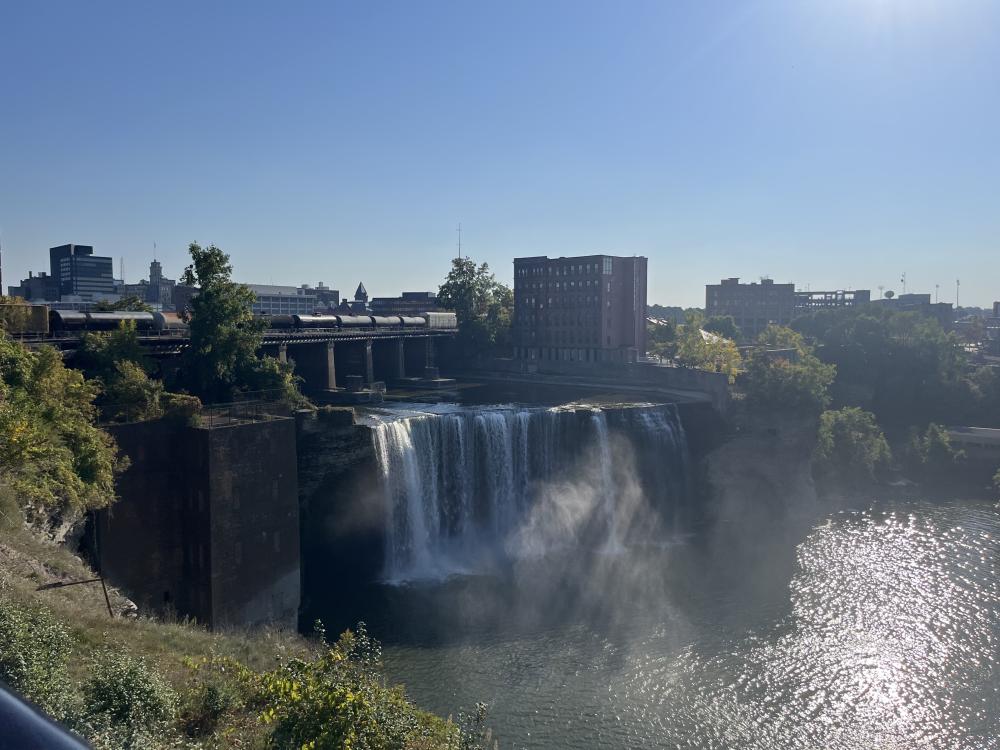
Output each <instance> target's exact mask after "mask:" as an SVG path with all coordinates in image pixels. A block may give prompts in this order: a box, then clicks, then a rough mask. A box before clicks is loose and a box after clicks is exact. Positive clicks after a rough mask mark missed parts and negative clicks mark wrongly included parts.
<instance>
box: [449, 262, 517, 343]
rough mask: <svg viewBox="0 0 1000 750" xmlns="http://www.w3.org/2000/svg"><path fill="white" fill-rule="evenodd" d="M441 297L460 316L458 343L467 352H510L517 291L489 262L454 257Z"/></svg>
mask: <svg viewBox="0 0 1000 750" xmlns="http://www.w3.org/2000/svg"><path fill="white" fill-rule="evenodd" d="M437 299H438V303H439V304H440V305H441V306H442V307H444V308H445V309H447V310H453V311H454V312H455V315H456V317H457V318H458V326H459V331H458V337H457V341H456V343H457V345H458V347H459V349H460V350H461V351H462V353H463V354H464V355H465V356H477V355H481V354H491V353H507V352H509V350H510V347H511V330H510V326H511V320H512V318H513V315H514V292H513V290H512V289H511V288H510V287H509V286H507V285H506V284H503V283H501V282H499V281H497V280H496V277H495V276H494V275H493V273H492V272H491V271H490V267H489V265H488V264H486V263H482V264H480V265H478V266H477V265H476V262H475V261H474V260H472V259H470V258H454V259H453V260H452V261H451V270H450V271H449V272H448V276H447V278H445V281H444V283H443V284H441V286H440V288H439V289H438V297H437Z"/></svg>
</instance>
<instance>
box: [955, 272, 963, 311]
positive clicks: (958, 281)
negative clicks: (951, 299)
mask: <svg viewBox="0 0 1000 750" xmlns="http://www.w3.org/2000/svg"><path fill="white" fill-rule="evenodd" d="M961 286H962V280H961V279H955V309H956V310H957V309H958V308H959V304H958V290H959V289H960V288H961Z"/></svg>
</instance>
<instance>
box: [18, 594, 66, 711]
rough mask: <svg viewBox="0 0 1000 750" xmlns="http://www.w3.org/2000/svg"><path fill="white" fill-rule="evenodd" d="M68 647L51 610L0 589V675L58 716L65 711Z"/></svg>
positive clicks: (60, 625)
mask: <svg viewBox="0 0 1000 750" xmlns="http://www.w3.org/2000/svg"><path fill="white" fill-rule="evenodd" d="M71 648H72V639H71V637H70V633H69V631H68V630H67V629H66V627H65V626H64V625H63V624H62V623H60V622H58V621H57V620H56V619H55V617H53V615H52V613H51V612H49V611H48V610H47V609H44V608H42V607H37V606H28V605H25V604H21V603H19V602H16V601H14V600H13V599H11V596H10V591H7V590H0V678H3V680H4V681H5V682H6V683H7V684H8V685H10V686H11V687H12V688H14V689H15V690H16V691H17V692H19V693H20V694H21V695H23V696H24V697H25V698H27V699H28V700H30V701H33V702H34V703H36V704H38V706H39V707H40V708H42V709H43V710H44V711H46V712H47V713H49V714H51V715H52V716H55V717H56V718H58V719H62V718H65V717H66V714H67V711H68V703H69V697H70V694H71V693H70V687H69V685H70V683H69V678H68V676H67V673H66V663H67V659H68V658H69V654H70V649H71Z"/></svg>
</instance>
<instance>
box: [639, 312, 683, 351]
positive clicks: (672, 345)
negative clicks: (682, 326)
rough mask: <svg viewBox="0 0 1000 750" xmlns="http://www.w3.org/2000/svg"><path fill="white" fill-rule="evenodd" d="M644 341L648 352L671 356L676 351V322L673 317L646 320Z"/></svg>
mask: <svg viewBox="0 0 1000 750" xmlns="http://www.w3.org/2000/svg"><path fill="white" fill-rule="evenodd" d="M646 342H647V343H646V346H647V348H648V350H649V353H650V354H653V355H655V356H659V357H673V356H674V355H675V354H676V353H677V324H676V323H675V322H674V320H673V318H667V319H660V320H657V321H648V322H647V323H646Z"/></svg>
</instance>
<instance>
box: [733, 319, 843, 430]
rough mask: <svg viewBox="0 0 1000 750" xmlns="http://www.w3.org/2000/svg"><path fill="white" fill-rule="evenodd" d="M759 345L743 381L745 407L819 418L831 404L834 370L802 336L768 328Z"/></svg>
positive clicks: (751, 358) (835, 369)
mask: <svg viewBox="0 0 1000 750" xmlns="http://www.w3.org/2000/svg"><path fill="white" fill-rule="evenodd" d="M758 344H759V345H760V348H758V349H757V350H756V351H755V352H754V353H753V355H752V356H751V357H750V363H749V365H748V366H747V368H746V377H745V378H744V387H745V390H746V396H747V404H748V406H750V407H751V408H753V409H758V410H763V411H773V412H790V413H795V412H798V413H802V414H807V415H812V416H814V417H818V416H819V414H820V413H821V412H822V411H823V410H824V409H825V408H826V407H827V405H828V404H829V403H830V394H829V388H830V384H831V383H832V382H833V379H834V377H835V376H836V373H837V368H836V367H834V366H833V365H828V364H824V363H823V362H821V361H820V360H819V359H818V358H817V357H816V356H815V355H814V354H813V350H812V347H811V346H809V345H808V344H807V343H806V341H805V339H804V338H803V336H802V335H801V334H799V333H797V332H795V331H793V330H791V329H789V328H785V327H782V326H775V325H770V326H768V327H767V328H766V329H765V330H764V331H763V332H762V333H761V335H760V337H759V339H758Z"/></svg>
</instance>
